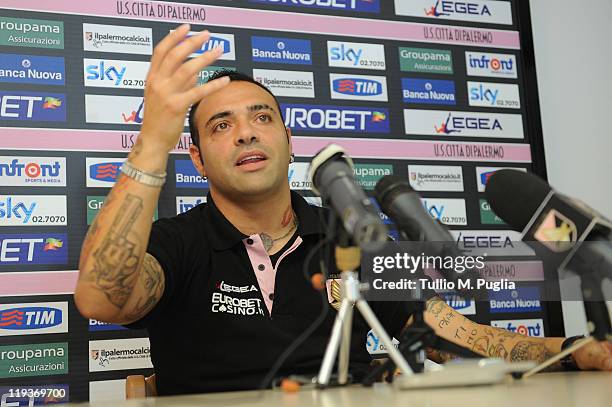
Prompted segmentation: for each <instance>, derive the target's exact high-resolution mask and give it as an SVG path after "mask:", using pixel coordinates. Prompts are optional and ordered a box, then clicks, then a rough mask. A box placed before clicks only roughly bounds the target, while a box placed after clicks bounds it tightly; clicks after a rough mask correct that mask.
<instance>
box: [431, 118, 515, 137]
mask: <svg viewBox="0 0 612 407" xmlns="http://www.w3.org/2000/svg"><path fill="white" fill-rule="evenodd" d="M434 128H435V130H436V133H438V134H452V133H461V132H462V131H463V130H466V129H470V130H490V131H503V130H504V129H503V128H502V125H501V123H500V121H499V120H498V119H489V118H485V117H471V116H458V115H457V116H453V114H452V113H449V114H448V117H447V118H446V121H444V122H443V123H441V124H440V126H434Z"/></svg>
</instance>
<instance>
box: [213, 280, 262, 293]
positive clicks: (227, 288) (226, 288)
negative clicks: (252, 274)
mask: <svg viewBox="0 0 612 407" xmlns="http://www.w3.org/2000/svg"><path fill="white" fill-rule="evenodd" d="M217 288H218V289H219V290H221V291H223V292H225V293H248V292H251V291H257V287H255V286H254V285H252V284H251V285H243V286H235V285H229V284H226V283H225V281H221V282H219V283H217Z"/></svg>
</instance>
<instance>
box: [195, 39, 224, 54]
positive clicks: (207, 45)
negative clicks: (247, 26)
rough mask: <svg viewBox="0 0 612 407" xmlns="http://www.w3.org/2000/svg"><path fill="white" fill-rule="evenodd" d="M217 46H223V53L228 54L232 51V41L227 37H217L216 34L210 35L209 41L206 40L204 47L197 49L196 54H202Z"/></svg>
mask: <svg viewBox="0 0 612 407" xmlns="http://www.w3.org/2000/svg"><path fill="white" fill-rule="evenodd" d="M215 48H223V53H224V54H227V53H228V52H230V51H231V47H230V42H229V40H226V39H225V38H221V37H215V36H214V35H213V36H211V37H210V39H209V40H208V41H206V42H205V43H204V44H203V45H202V48H201V49H199V50H197V51H196V52H195V54H197V55H201V54H203V53H205V52H207V51H210V50H213V49H215Z"/></svg>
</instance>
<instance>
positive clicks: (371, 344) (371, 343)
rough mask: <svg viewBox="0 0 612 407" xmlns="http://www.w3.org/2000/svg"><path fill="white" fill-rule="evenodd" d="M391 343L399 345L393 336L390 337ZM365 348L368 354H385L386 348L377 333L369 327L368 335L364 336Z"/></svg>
mask: <svg viewBox="0 0 612 407" xmlns="http://www.w3.org/2000/svg"><path fill="white" fill-rule="evenodd" d="M391 343H393V345H394V346H395V347H396V348H397V347H398V346H399V343H400V342H399V341H398V340H397V339H395V337H393V338H391ZM366 349H367V350H368V353H369V354H370V355H386V354H387V348H386V347H385V345H384V344H383V343H382V341H381V340H380V338H379V337H378V335H376V334H375V333H374V331H373V330H371V329H370V331H368V335H367V336H366Z"/></svg>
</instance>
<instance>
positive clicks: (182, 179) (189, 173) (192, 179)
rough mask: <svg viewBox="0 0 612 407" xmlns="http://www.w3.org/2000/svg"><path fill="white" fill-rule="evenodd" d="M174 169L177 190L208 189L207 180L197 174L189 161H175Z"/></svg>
mask: <svg viewBox="0 0 612 407" xmlns="http://www.w3.org/2000/svg"><path fill="white" fill-rule="evenodd" d="M174 168H175V172H176V178H175V179H176V187H177V188H198V189H200V188H208V180H207V179H206V178H203V177H202V176H201V175H200V174H199V173H198V170H196V168H195V167H194V166H193V163H192V162H191V160H176V161H175V162H174Z"/></svg>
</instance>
